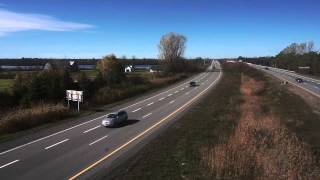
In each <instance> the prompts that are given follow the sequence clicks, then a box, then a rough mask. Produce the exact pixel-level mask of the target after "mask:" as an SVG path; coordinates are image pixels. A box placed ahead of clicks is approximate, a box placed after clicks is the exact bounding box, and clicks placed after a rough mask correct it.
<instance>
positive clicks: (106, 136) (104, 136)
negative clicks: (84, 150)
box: [89, 135, 108, 146]
mask: <svg viewBox="0 0 320 180" xmlns="http://www.w3.org/2000/svg"><path fill="white" fill-rule="evenodd" d="M107 137H108V135H106V136H103V137H102V138H100V139H97V140H95V141H93V142H92V143H90V144H89V146H91V145H93V144H95V143H97V142H99V141H101V140H103V139H105V138H107Z"/></svg>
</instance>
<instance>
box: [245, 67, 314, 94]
mask: <svg viewBox="0 0 320 180" xmlns="http://www.w3.org/2000/svg"><path fill="white" fill-rule="evenodd" d="M248 64H249V65H250V66H252V67H254V68H256V69H259V70H261V71H263V72H265V73H267V74H271V75H273V76H274V77H276V78H278V79H281V80H283V81H287V82H289V83H290V84H292V85H295V86H297V87H299V88H301V89H303V90H305V91H307V92H309V93H311V94H313V95H314V96H316V97H319V98H320V80H317V79H313V78H309V77H305V76H302V75H299V74H296V73H293V72H291V71H287V70H283V69H277V68H272V67H267V66H261V65H256V64H251V63H248ZM266 68H268V69H266ZM296 78H301V79H303V80H304V82H303V83H298V82H297V81H296Z"/></svg>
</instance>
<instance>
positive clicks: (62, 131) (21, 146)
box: [0, 73, 204, 155]
mask: <svg viewBox="0 0 320 180" xmlns="http://www.w3.org/2000/svg"><path fill="white" fill-rule="evenodd" d="M201 76H204V74H203V73H201V74H200V75H199V76H197V77H195V78H193V79H191V81H194V80H195V79H197V78H199V77H201ZM184 84H187V82H186V83H182V84H180V85H179V86H176V87H174V88H171V89H169V90H167V91H165V92H162V93H159V94H156V95H154V96H152V97H149V98H147V99H144V100H141V101H139V102H137V103H134V104H132V105H130V106H127V107H125V108H122V109H120V110H124V109H127V108H129V107H132V106H134V105H137V104H139V103H142V102H145V101H147V100H149V99H152V98H154V97H157V96H159V95H161V94H164V93H167V92H169V91H171V90H173V89H176V88H180V87H181V86H183V85H184ZM105 116H106V115H103V116H100V117H97V118H94V119H91V120H89V121H86V122H83V123H81V124H77V125H75V126H72V127H70V128H67V129H64V130H61V131H58V132H56V133H53V134H50V135H48V136H45V137H42V138H39V139H36V140H34V141H31V142H28V143H25V144H22V145H20V146H16V147H14V148H11V149H8V150H6V151H3V152H1V153H0V155H3V154H6V153H8V152H11V151H14V150H17V149H20V148H23V147H25V146H28V145H30V144H34V143H36V142H39V141H42V140H44V139H48V138H50V137H52V136H55V135H58V134H61V133H64V132H66V131H69V130H71V129H74V128H76V127H79V126H82V125H85V124H88V123H90V122H93V121H96V120H98V119H100V118H103V117H105Z"/></svg>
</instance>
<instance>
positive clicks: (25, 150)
mask: <svg viewBox="0 0 320 180" xmlns="http://www.w3.org/2000/svg"><path fill="white" fill-rule="evenodd" d="M213 66H215V67H217V68H219V69H220V65H219V63H218V62H216V61H212V64H211V66H210V68H209V70H208V71H206V72H203V73H200V74H198V75H196V76H194V77H192V78H189V79H187V80H185V81H183V82H180V83H177V84H175V85H172V86H170V87H168V88H164V89H162V90H159V91H158V92H155V93H152V94H150V95H145V96H142V97H140V98H137V99H136V100H133V101H132V102H127V103H124V104H122V105H116V106H114V107H111V108H110V112H112V111H118V110H125V111H127V112H128V115H129V120H128V121H127V122H126V123H125V124H123V125H122V126H121V127H117V128H105V127H102V126H101V121H102V119H103V118H104V117H105V115H106V114H107V112H100V113H96V114H94V115H88V116H87V117H81V118H79V120H78V121H75V122H76V123H73V124H72V123H64V124H62V125H59V126H57V127H52V128H48V129H43V130H41V131H39V132H36V133H34V134H31V135H27V136H26V137H21V138H17V139H14V140H12V141H9V142H5V143H2V144H0V179H3V180H5V179H10V180H12V179H23V180H28V179H88V178H90V177H91V176H92V175H94V174H95V173H96V172H98V171H99V170H101V169H103V168H106V167H108V166H112V164H114V163H115V161H116V160H117V159H118V158H120V157H121V156H126V155H127V154H128V152H130V151H131V150H132V149H134V148H136V146H139V143H141V142H143V141H145V140H146V139H147V138H148V137H150V136H151V135H152V134H155V133H156V132H159V131H160V130H161V128H164V127H165V126H166V125H169V123H170V122H172V121H174V120H176V119H178V117H179V116H180V115H181V114H182V113H183V112H185V111H187V110H188V108H190V107H191V105H192V104H194V103H195V102H197V101H198V100H199V99H200V98H203V97H204V96H205V94H206V93H207V92H208V91H209V90H210V89H211V88H212V87H214V86H215V85H216V84H217V83H218V81H219V79H220V78H221V76H222V71H210V69H212V67H213ZM190 81H196V82H197V84H198V86H196V87H189V82H190ZM106 173H107V172H106Z"/></svg>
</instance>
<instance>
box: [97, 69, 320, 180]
mask: <svg viewBox="0 0 320 180" xmlns="http://www.w3.org/2000/svg"><path fill="white" fill-rule="evenodd" d="M223 68H224V77H223V79H222V81H221V82H220V84H219V85H218V86H217V87H216V88H215V89H214V90H213V91H212V92H211V93H210V94H209V95H208V96H207V97H206V99H203V100H202V102H201V103H199V104H197V105H196V106H195V107H194V108H193V109H192V110H190V111H189V112H188V113H186V114H185V115H184V116H183V117H182V118H181V119H180V120H179V121H177V122H175V123H174V124H173V125H172V126H171V127H169V128H168V129H167V130H166V131H165V132H164V133H162V134H161V135H160V136H159V137H157V138H156V139H154V140H152V141H151V142H150V143H149V144H147V145H146V146H145V147H143V148H142V150H141V151H140V152H138V153H137V155H135V156H134V157H132V158H130V159H129V160H128V161H126V162H124V163H123V164H122V165H120V166H119V167H117V168H116V169H115V170H114V171H112V172H105V176H104V177H103V178H100V177H98V178H97V179H320V169H319V167H320V166H319V165H320V164H319V153H317V152H319V145H320V141H319V137H320V131H319V130H320V126H319V121H320V117H319V115H317V114H315V113H314V112H313V111H312V107H310V106H308V105H307V104H306V103H305V102H304V101H303V100H302V99H301V98H300V97H299V96H297V95H294V94H292V93H290V92H289V91H287V90H286V88H285V87H283V86H281V85H280V83H276V82H275V81H273V80H271V79H270V78H268V77H266V76H264V74H262V73H261V72H259V71H257V70H255V69H252V68H250V67H248V66H246V65H244V64H224V65H223Z"/></svg>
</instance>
